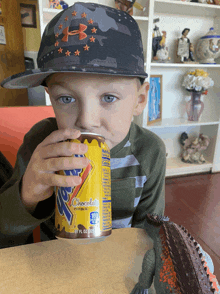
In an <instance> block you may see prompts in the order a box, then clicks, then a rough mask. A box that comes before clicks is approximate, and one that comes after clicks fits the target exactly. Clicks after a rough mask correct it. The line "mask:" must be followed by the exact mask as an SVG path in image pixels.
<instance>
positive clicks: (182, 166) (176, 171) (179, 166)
mask: <svg viewBox="0 0 220 294" xmlns="http://www.w3.org/2000/svg"><path fill="white" fill-rule="evenodd" d="M212 166H213V164H212V162H210V161H207V162H206V163H203V164H192V163H185V162H182V160H181V159H180V158H167V166H166V177H170V176H176V175H184V174H194V173H201V172H209V171H210V170H211V168H212Z"/></svg>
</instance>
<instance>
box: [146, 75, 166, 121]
mask: <svg viewBox="0 0 220 294" xmlns="http://www.w3.org/2000/svg"><path fill="white" fill-rule="evenodd" d="M162 89H163V88H162V75H151V76H150V88H149V92H148V120H147V124H148V125H151V124H153V123H155V122H158V121H161V120H162Z"/></svg>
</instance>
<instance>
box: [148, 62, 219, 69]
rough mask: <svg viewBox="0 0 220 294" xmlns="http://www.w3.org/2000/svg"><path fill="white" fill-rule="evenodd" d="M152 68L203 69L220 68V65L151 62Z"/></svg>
mask: <svg viewBox="0 0 220 294" xmlns="http://www.w3.org/2000/svg"><path fill="white" fill-rule="evenodd" d="M151 66H152V67H178V68H181V67H183V68H184V67H201V68H220V64H202V63H169V62H164V63H159V62H158V63H156V62H151Z"/></svg>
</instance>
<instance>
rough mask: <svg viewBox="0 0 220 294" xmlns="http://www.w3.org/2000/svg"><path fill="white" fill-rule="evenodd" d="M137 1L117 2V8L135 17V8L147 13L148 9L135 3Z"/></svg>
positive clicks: (118, 0)
mask: <svg viewBox="0 0 220 294" xmlns="http://www.w3.org/2000/svg"><path fill="white" fill-rule="evenodd" d="M135 1H136V0H115V7H116V8H117V9H119V10H122V11H125V12H127V13H128V14H129V15H133V7H135V8H137V9H139V10H142V11H145V10H146V7H143V6H142V5H141V4H139V3H137V2H135Z"/></svg>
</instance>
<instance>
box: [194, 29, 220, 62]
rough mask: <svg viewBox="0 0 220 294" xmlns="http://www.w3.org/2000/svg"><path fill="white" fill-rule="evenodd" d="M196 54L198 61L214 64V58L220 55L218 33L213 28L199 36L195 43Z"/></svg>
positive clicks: (219, 36) (219, 37)
mask: <svg viewBox="0 0 220 294" xmlns="http://www.w3.org/2000/svg"><path fill="white" fill-rule="evenodd" d="M195 53H196V56H197V58H198V59H199V62H200V63H204V64H215V63H216V62H215V59H216V58H218V57H219V56H220V35H218V34H216V33H215V31H214V28H210V30H209V32H208V33H207V34H206V35H205V36H203V37H201V38H200V39H199V41H198V43H197V44H196V50H195Z"/></svg>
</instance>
